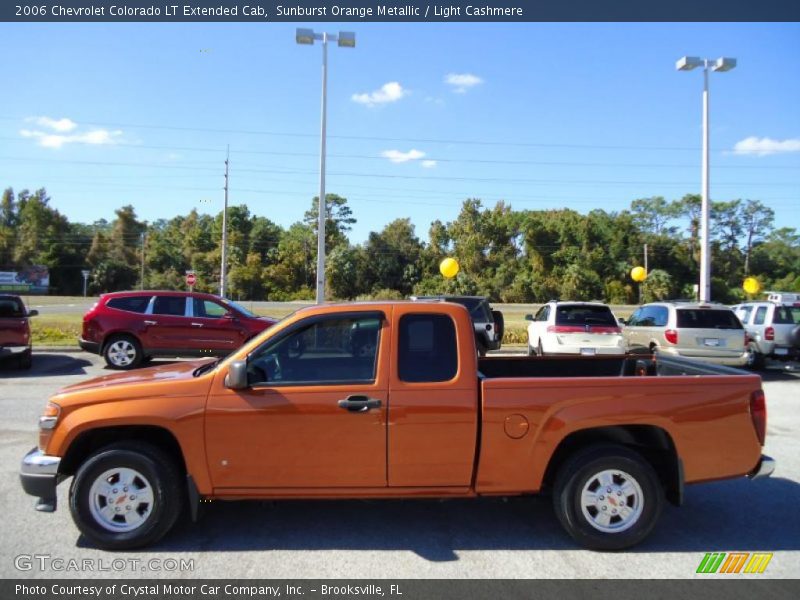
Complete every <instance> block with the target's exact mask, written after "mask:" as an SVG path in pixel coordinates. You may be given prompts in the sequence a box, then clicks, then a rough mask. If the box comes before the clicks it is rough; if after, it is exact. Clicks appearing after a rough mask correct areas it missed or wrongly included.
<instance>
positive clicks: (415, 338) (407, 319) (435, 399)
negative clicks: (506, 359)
mask: <svg viewBox="0 0 800 600" xmlns="http://www.w3.org/2000/svg"><path fill="white" fill-rule="evenodd" d="M440 310H441V309H440ZM452 312H453V311H452V310H449V312H446V311H445V312H436V311H435V310H434V309H433V307H432V308H431V313H421V312H420V308H419V306H414V305H410V306H403V305H398V306H395V309H394V318H393V322H394V324H395V326H394V332H395V336H394V337H395V342H394V345H395V352H394V354H393V357H392V358H393V360H392V377H391V383H390V391H389V427H388V436H389V440H388V448H389V486H390V487H395V486H396V487H402V486H420V487H428V486H430V487H444V486H457V487H461V486H469V485H470V483H471V481H472V473H473V468H474V464H475V450H476V444H477V432H478V382H477V376H476V374H477V358H476V353H475V346H474V342H473V339H474V336H473V333H472V330H471V321H470V319H469V316H468V315H467V313H466V311H464V319H461V320H459V321H458V323H459V324H458V325H457V321H456V320H454V319H453V317H452V316H451V313H452Z"/></svg>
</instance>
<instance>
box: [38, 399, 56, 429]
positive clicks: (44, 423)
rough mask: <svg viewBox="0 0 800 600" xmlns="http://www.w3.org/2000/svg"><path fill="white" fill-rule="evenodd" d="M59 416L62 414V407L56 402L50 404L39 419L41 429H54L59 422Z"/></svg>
mask: <svg viewBox="0 0 800 600" xmlns="http://www.w3.org/2000/svg"><path fill="white" fill-rule="evenodd" d="M59 414H61V407H60V406H59V405H58V404H56V403H55V402H48V403H47V406H45V407H44V412H43V413H42V416H41V417H39V429H53V427H55V426H56V422H58V415H59Z"/></svg>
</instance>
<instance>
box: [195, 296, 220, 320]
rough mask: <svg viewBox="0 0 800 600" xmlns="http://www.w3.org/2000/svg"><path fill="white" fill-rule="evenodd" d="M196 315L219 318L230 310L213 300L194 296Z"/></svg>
mask: <svg viewBox="0 0 800 600" xmlns="http://www.w3.org/2000/svg"><path fill="white" fill-rule="evenodd" d="M192 303H193V304H194V306H193V308H194V316H195V317H199V318H205V319H219V318H221V317H224V316H225V314H226V313H227V312H228V310H227V309H226V308H225V307H224V306H222V304H219V303H218V302H214V301H213V300H203V299H201V298H193V299H192Z"/></svg>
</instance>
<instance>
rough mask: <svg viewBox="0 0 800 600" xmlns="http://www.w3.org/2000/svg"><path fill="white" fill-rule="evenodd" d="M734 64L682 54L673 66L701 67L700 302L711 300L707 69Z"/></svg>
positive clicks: (732, 60) (724, 68) (729, 60)
mask: <svg viewBox="0 0 800 600" xmlns="http://www.w3.org/2000/svg"><path fill="white" fill-rule="evenodd" d="M735 66H736V59H735V58H718V59H716V60H710V59H708V58H698V57H696V56H684V57H683V58H681V59H680V60H678V62H677V63H675V68H676V69H678V71H691V70H692V69H694V68H696V67H703V167H702V169H703V171H702V187H703V190H702V191H703V201H702V205H701V215H700V290H699V291H700V302H709V301H710V300H711V251H710V245H711V232H710V230H709V221H710V219H709V213H710V204H711V200H710V199H709V193H708V190H709V172H708V170H709V162H708V148H709V143H708V70H709V69H711V70H712V71H720V72H724V71H730V70H731V69H733V68H734V67H735Z"/></svg>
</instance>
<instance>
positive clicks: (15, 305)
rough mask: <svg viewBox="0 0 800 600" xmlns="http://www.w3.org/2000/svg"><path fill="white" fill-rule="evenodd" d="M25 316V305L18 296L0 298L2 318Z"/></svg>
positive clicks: (0, 314) (0, 315) (0, 316)
mask: <svg viewBox="0 0 800 600" xmlns="http://www.w3.org/2000/svg"><path fill="white" fill-rule="evenodd" d="M24 316H25V307H24V306H23V305H22V302H20V301H19V300H18V299H17V298H0V319H20V318H22V317H24Z"/></svg>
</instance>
